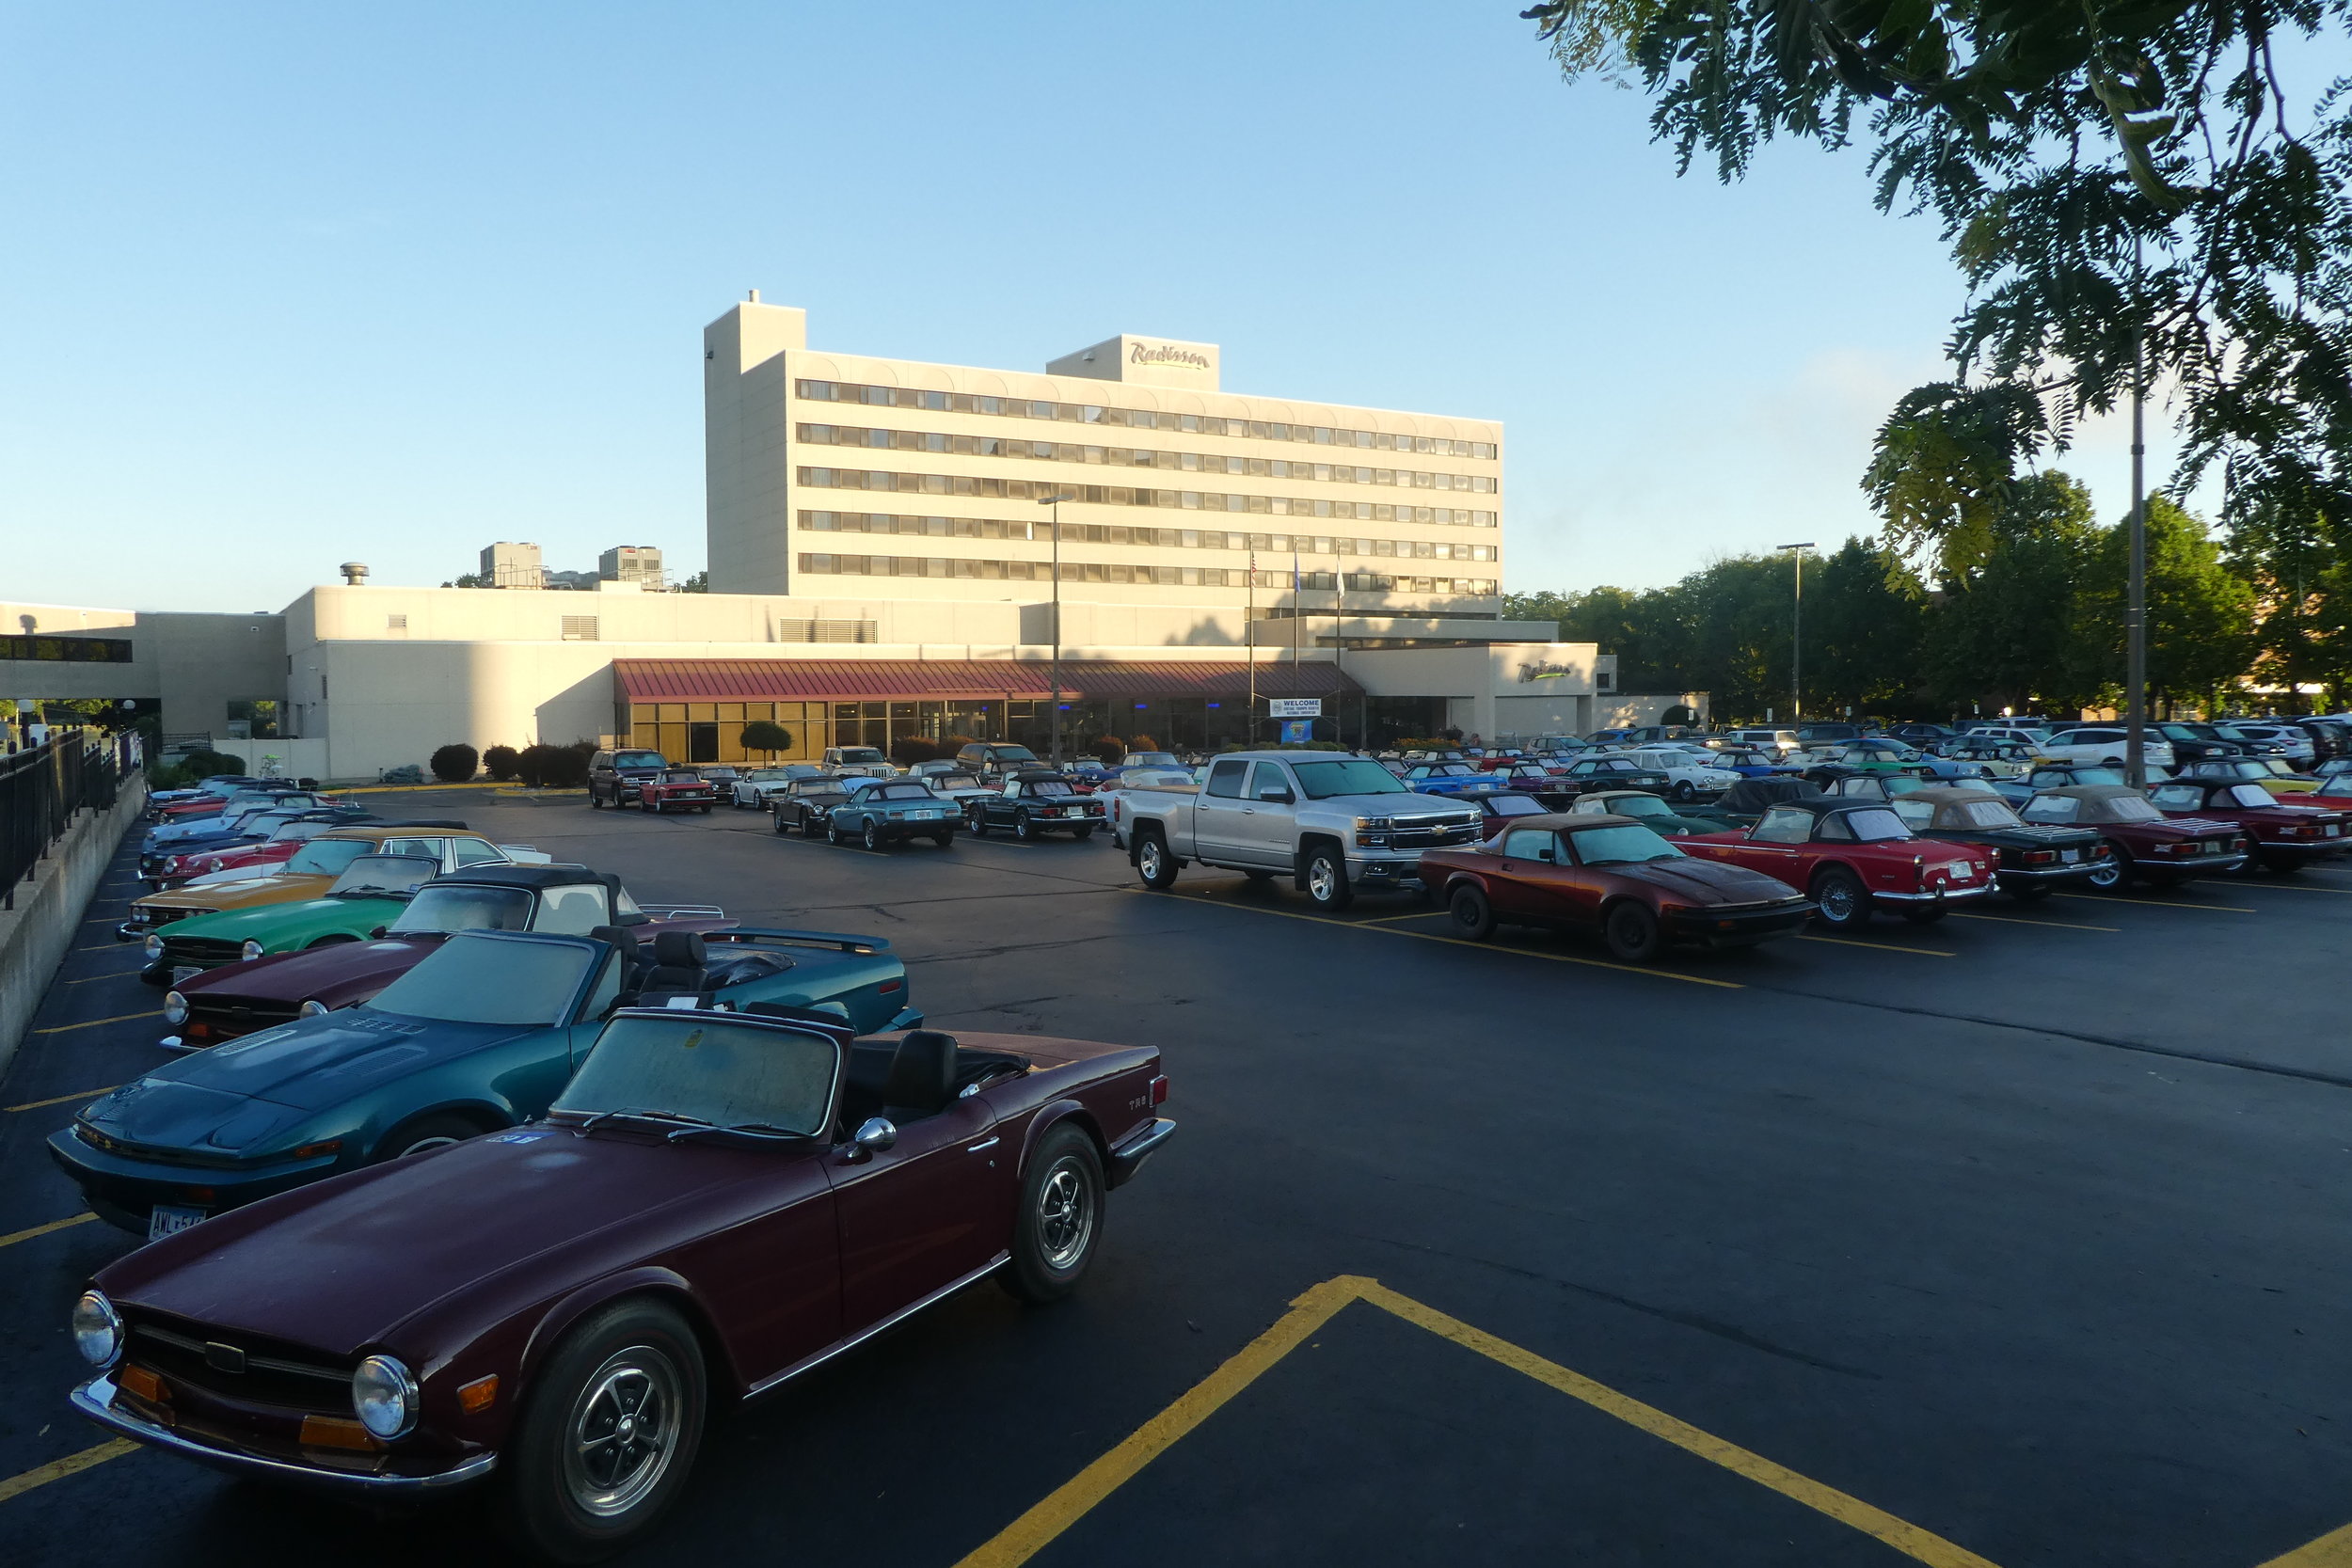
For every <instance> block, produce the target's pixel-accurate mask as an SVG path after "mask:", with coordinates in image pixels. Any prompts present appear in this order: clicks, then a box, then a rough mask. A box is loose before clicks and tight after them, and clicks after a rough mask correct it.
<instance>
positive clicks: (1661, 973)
mask: <svg viewBox="0 0 2352 1568" xmlns="http://www.w3.org/2000/svg"><path fill="white" fill-rule="evenodd" d="M1127 891H1128V892H1129V893H1143V892H1146V891H1148V890H1147V889H1144V888H1138V887H1130V888H1128V889H1127ZM1168 897H1170V898H1173V899H1176V900H1177V901H1178V902H1180V903H1185V904H1206V905H1208V906H1209V907H1210V908H1211V909H1218V910H1239V911H1242V912H1243V913H1244V914H1271V915H1277V916H1279V917H1280V918H1281V919H1284V920H1303V921H1305V922H1307V923H1308V924H1309V925H1310V926H1336V927H1339V928H1340V929H1341V930H1343V931H1369V932H1370V933H1371V934H1372V935H1374V936H1375V937H1404V938H1406V939H1407V940H1409V941H1413V942H1442V943H1444V944H1445V945H1446V946H1448V947H1469V948H1473V949H1476V950H1478V951H1480V952H1486V953H1508V954H1511V955H1513V956H1514V957H1516V958H1542V959H1544V960H1545V961H1547V962H1549V963H1557V964H1582V965H1584V966H1585V967H1586V968H1587V969H1614V970H1619V971H1622V972H1623V973H1625V974H1646V975H1648V976H1650V977H1651V978H1652V979H1658V980H1680V981H1683V982H1685V983H1686V984H1689V985H1693V986H1714V987H1717V988H1718V989H1720V990H1747V989H1748V988H1747V987H1745V986H1743V985H1741V984H1740V982H1739V981H1737V980H1711V979H1708V977H1707V976H1705V975H1703V974H1676V973H1675V972H1674V971H1673V970H1671V969H1650V968H1645V966H1643V965H1641V964H1621V963H1612V962H1610V961H1609V960H1608V959H1606V958H1577V957H1576V956H1574V955H1573V954H1568V953H1538V952H1535V951H1534V950H1533V949H1532V948H1526V947H1496V946H1493V945H1491V944H1490V943H1487V942H1470V941H1467V940H1465V939H1464V938H1461V937H1441V936H1437V935H1435V934H1433V933H1431V932H1428V931H1391V930H1390V929H1388V928H1387V927H1381V926H1375V925H1373V924H1371V923H1370V922H1368V921H1362V920H1333V919H1330V918H1328V917H1327V916H1325V915H1319V914H1294V913H1293V912H1292V911H1289V910H1262V909H1258V908H1256V907H1255V906H1254V905H1249V904H1221V903H1219V902H1217V901H1216V899H1214V898H1202V897H1200V896H1198V895H1194V894H1189V893H1171V894H1169V895H1168ZM1900 951H1904V952H1908V951H1910V949H1908V948H1904V949H1900ZM1945 957H1946V958H1949V957H1951V955H1950V954H1948V953H1947V954H1946V955H1945Z"/></svg>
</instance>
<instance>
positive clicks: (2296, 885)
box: [2246, 882, 2352, 893]
mask: <svg viewBox="0 0 2352 1568" xmlns="http://www.w3.org/2000/svg"><path fill="white" fill-rule="evenodd" d="M2246 885H2247V886H2248V887H2249V888H2255V889H2261V888H2270V889H2274V890H2276V891H2277V892H2280V893H2352V887H2321V886H2320V885H2319V884H2318V883H2316V882H2249V883H2247V884H2246Z"/></svg>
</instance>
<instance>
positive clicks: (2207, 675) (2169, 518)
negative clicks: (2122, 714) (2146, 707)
mask: <svg viewBox="0 0 2352 1568" xmlns="http://www.w3.org/2000/svg"><path fill="white" fill-rule="evenodd" d="M2128 531H2129V522H2128V519H2125V520H2122V521H2119V522H2117V523H2116V525H2115V526H2114V527H2113V528H2111V529H2108V530H2106V532H2105V533H2104V534H2103V535H2102V537H2101V539H2100V541H2099V553H2098V558H2097V561H2096V563H2095V564H2094V565H2093V567H2092V569H2091V572H2090V578H2089V585H2088V588H2087V590H2086V592H2085V593H2084V594H2083V595H2082V596H2081V600H2080V603H2079V605H2078V609H2077V614H2078V616H2079V619H2080V625H2081V627H2082V635H2083V636H2084V637H2085V638H2086V639H2087V640H2089V644H2090V650H2091V653H2090V657H2091V658H2092V659H2093V660H2095V661H2096V662H2097V664H2098V666H2099V667H2101V668H2102V670H2103V673H2104V675H2105V680H2104V682H2103V684H2105V685H2107V686H2109V687H2114V686H2119V685H2121V683H2122V678H2123V571H2124V552H2125V551H2126V550H2127V549H2128V548H2129V547H2130V546H2129V538H2128ZM2254 651H2255V640H2254V590H2253V586H2252V585H2251V584H2250V583H2249V582H2248V581H2247V580H2246V579H2245V578H2241V577H2239V576H2238V575H2237V574H2236V573H2234V572H2233V571H2231V570H2230V567H2229V564H2228V562H2225V561H2224V560H2223V559H2222V553H2221V546H2220V545H2219V544H2217V542H2216V541H2215V540H2214V538H2213V537H2212V535H2211V533H2210V532H2209V531H2207V529H2206V527H2205V525H2204V522H2203V521H2202V520H2201V518H2199V517H2197V516H2196V515H2194V514H2192V513H2190V512H2188V511H2186V510H2185V509H2183V508H2181V507H2179V506H2176V505H2174V504H2173V503H2172V502H2171V501H2170V500H2169V499H2166V498H2165V497H2163V496H2152V497H2150V498H2149V499H2148V693H2149V702H2150V704H2151V705H2153V706H2156V707H2159V708H2163V707H2170V706H2174V705H2184V704H2185V705H2195V706H2198V707H2201V708H2204V709H2207V710H2208V711H2210V710H2211V709H2213V708H2215V707H2217V706H2218V705H2220V704H2221V701H2222V698H2223V695H2224V693H2226V692H2227V691H2228V690H2229V689H2231V688H2232V687H2233V686H2235V685H2236V684H2237V682H2238V681H2239V679H2240V678H2241V677H2242V676H2243V675H2244V674H2245V673H2246V672H2247V668H2248V666H2249V665H2250V664H2251V663H2252V662H2253V658H2254Z"/></svg>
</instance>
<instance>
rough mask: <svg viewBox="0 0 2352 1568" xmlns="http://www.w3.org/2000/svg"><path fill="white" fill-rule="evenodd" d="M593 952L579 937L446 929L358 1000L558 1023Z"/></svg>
mask: <svg viewBox="0 0 2352 1568" xmlns="http://www.w3.org/2000/svg"><path fill="white" fill-rule="evenodd" d="M597 956H598V953H597V950H596V948H593V947H590V946H588V945H587V944H586V943H584V942H548V941H545V940H540V941H536V942H533V941H528V940H516V939H514V938H506V937H492V936H464V935H461V936H453V937H452V938H450V940H449V941H447V942H443V943H442V944H441V945H440V946H439V947H437V948H436V949H435V950H434V951H433V952H432V953H430V954H427V955H426V957H425V959H424V961H423V962H422V963H420V964H419V965H417V967H416V968H414V969H412V970H410V971H409V972H408V973H407V974H404V975H402V976H401V977H400V978H399V979H397V980H394V981H393V982H392V983H391V984H390V985H389V986H386V987H385V988H384V989H383V990H380V991H378V992H376V993H375V999H374V1000H373V1001H372V1002H369V1003H367V1004H365V1006H367V1007H368V1008H369V1009H371V1010H372V1011H374V1012H379V1013H398V1014H400V1015H401V1016H402V1017H404V1018H430V1019H437V1020H439V1021H441V1022H446V1023H501V1024H519V1025H528V1024H534V1023H535V1024H554V1023H561V1022H564V1019H565V1018H566V1017H567V1016H569V1014H570V1012H571V1006H572V998H574V997H575V996H578V995H579V994H580V981H581V980H583V979H585V978H586V977H587V974H588V964H589V961H590V960H591V959H593V958H596V957H597Z"/></svg>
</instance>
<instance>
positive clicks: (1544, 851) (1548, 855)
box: [1535, 845, 1560, 865]
mask: <svg viewBox="0 0 2352 1568" xmlns="http://www.w3.org/2000/svg"><path fill="white" fill-rule="evenodd" d="M1535 858H1536V859H1537V860H1539V861H1542V862H1543V863H1545V864H1547V865H1557V864H1559V863H1560V851H1559V850H1557V849H1554V848H1552V847H1550V846H1549V845H1547V846H1545V847H1543V848H1541V849H1538V850H1536V851H1535Z"/></svg>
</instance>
